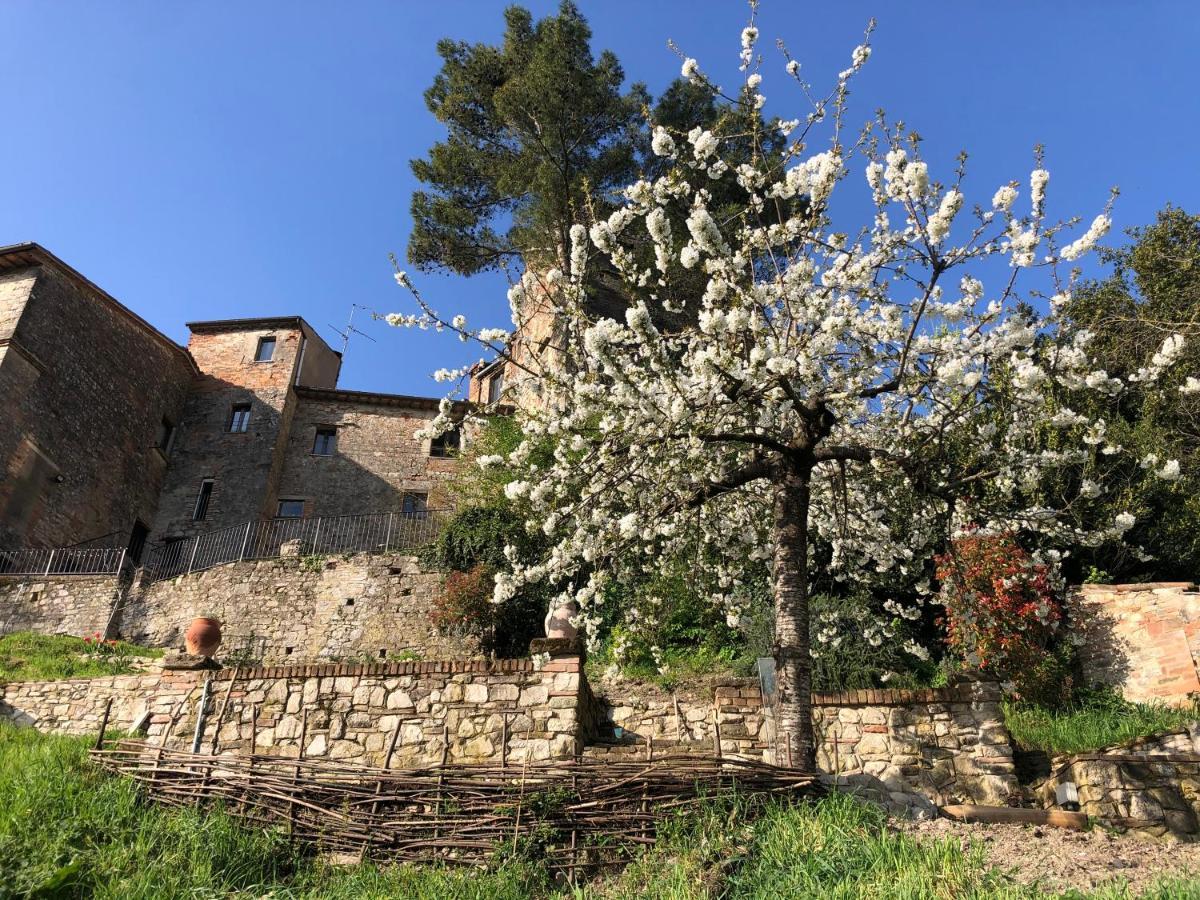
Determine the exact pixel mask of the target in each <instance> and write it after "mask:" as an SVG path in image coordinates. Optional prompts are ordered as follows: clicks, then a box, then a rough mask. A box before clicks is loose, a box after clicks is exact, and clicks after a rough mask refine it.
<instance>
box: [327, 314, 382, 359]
mask: <svg viewBox="0 0 1200 900" xmlns="http://www.w3.org/2000/svg"><path fill="white" fill-rule="evenodd" d="M368 308H369V307H366V306H362V305H360V304H358V303H351V304H350V318H349V319H348V320H347V322H346V327H345V328H344V329H341V328H338V327H337V326H336V325H330V326H329V327H330V328H332V329H333V333H334V334H336V335H337V336H338V337H340V338H341V339H342V358H343V359H344V358H345V357H346V348H347V347H349V346H350V335H352V334H360V335H362V336H363V337H365V338H366V339H367V340H368V341H370V342H371V343H373V344H374V343H378V342H377V341H376V340H375V338H373V337H371V336H370V335H369V334H367V333H366V332H365V331H361V330H359V329H358V328H355V327H354V311H355V310H356V309H368Z"/></svg>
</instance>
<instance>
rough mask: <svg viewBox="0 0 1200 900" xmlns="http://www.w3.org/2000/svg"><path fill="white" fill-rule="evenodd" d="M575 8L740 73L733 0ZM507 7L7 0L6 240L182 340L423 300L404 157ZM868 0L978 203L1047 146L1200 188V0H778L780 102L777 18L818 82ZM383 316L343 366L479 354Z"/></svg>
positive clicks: (1135, 201) (600, 42)
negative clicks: (455, 58)
mask: <svg viewBox="0 0 1200 900" xmlns="http://www.w3.org/2000/svg"><path fill="white" fill-rule="evenodd" d="M527 5H528V6H529V7H530V8H531V9H532V10H533V11H534V12H535V13H538V14H544V13H546V12H549V11H551V10H552V9H553V8H554V7H555V6H556V4H554V3H548V2H535V3H529V4H527ZM580 5H581V6H582V8H583V10H584V12H585V14H586V15H587V16H588V18H589V20H590V22H591V25H592V28H593V30H594V32H595V42H594V46H595V47H596V48H597V49H600V48H608V49H612V50H614V51H615V52H616V53H617V55H618V56H619V57H620V59H621V61H622V63H623V64H624V66H625V71H626V74H627V75H628V76H629V77H630V78H631V79H637V80H641V81H645V82H646V83H647V84H648V85H649V87H650V89H651V90H652V91H655V92H657V91H659V90H661V89H662V88H663V87H664V86H665V85H666V84H667V83H668V81H669V80H670V79H671V78H673V77H674V76H675V75H676V74H677V73H678V70H679V60H678V59H677V58H676V57H675V56H674V55H673V54H672V53H671V52H670V51H669V50H668V49H667V47H666V41H667V39H668V38H673V39H674V40H675V41H676V43H678V44H679V45H680V46H681V47H682V48H683V49H684V50H685V51H686V52H687V54H688V55H690V56H694V57H696V58H698V59H699V60H700V62H701V64H702V65H703V67H704V68H705V70H706V71H708V72H710V73H712V74H713V75H714V77H715V78H716V80H717V81H719V82H720V83H723V84H726V85H733V84H735V82H736V78H737V74H736V65H737V51H738V35H739V32H740V30H741V27H742V25H743V24H744V23H745V19H746V8H745V6H744V5H742V4H741V3H738V2H736V0H722V2H713V0H708V2H704V0H689V2H676V0H669V2H668V0H655V2H653V3H647V2H644V0H643V2H629V0H604V2H600V0H590V2H589V0H583V2H581V4H580ZM502 9H503V4H502V3H492V2H474V0H472V2H467V0H442V2H438V3H429V2H365V0H364V2H354V0H347V2H339V3H337V4H330V3H328V2H308V0H303V2H286V3H285V2H274V3H269V2H258V3H233V2H208V3H186V4H185V3H164V2H159V0H139V2H134V0H127V2H119V0H113V2H108V3H96V2H82V0H81V2H66V0H57V2H45V0H5V3H4V28H3V30H2V32H0V83H3V84H4V85H5V87H6V88H7V90H6V91H5V93H6V97H7V103H6V112H5V122H4V129H3V139H2V140H0V170H2V171H4V172H5V173H6V176H7V177H6V179H5V184H4V192H3V201H2V202H0V244H9V243H16V242H19V241H25V240H34V241H38V242H39V243H42V244H44V245H45V246H46V247H47V248H49V249H50V250H51V251H52V252H54V253H56V254H58V255H59V256H61V257H62V258H63V259H64V260H66V261H67V262H68V263H70V264H71V265H73V266H75V267H76V268H78V269H79V270H80V271H82V272H83V273H84V274H85V275H87V276H88V277H90V278H91V279H92V280H93V281H95V282H97V283H98V284H100V285H101V286H102V287H104V288H105V289H107V290H108V291H109V292H110V293H112V294H113V295H115V296H116V297H117V298H118V299H120V300H121V301H122V302H124V303H125V304H126V305H127V306H129V307H130V308H132V309H134V310H135V311H137V312H138V313H140V314H141V315H143V316H144V317H146V318H147V319H149V320H150V321H151V322H152V323H153V324H155V325H156V326H157V327H159V328H160V329H162V330H163V331H164V332H166V333H167V334H168V335H170V336H171V337H173V338H175V339H176V340H179V341H181V342H183V341H186V339H187V330H186V328H185V327H184V324H183V323H184V322H185V321H189V320H194V319H215V318H226V317H238V316H258V315H276V314H293V313H298V314H300V315H303V316H304V317H305V318H307V319H308V320H309V321H310V322H311V323H312V324H313V325H314V326H315V327H316V328H318V329H319V330H321V331H322V333H323V335H324V336H325V337H326V339H327V340H329V341H330V342H331V343H334V344H335V345H336V344H337V342H338V338H336V336H335V335H333V334H332V331H331V329H330V328H329V327H327V326H328V325H330V324H333V325H338V326H340V325H341V324H342V323H344V322H345V320H346V317H347V315H348V313H349V310H350V304H351V303H358V304H362V305H364V306H367V307H369V308H372V309H377V310H379V311H382V312H389V311H394V310H402V311H411V309H410V306H411V303H410V301H409V300H408V299H407V298H406V297H405V295H404V294H403V293H401V291H400V290H399V289H398V288H397V287H396V286H395V284H394V282H393V281H392V279H391V274H390V266H389V263H388V261H387V254H388V253H389V252H392V251H394V252H396V254H397V255H399V256H403V252H404V248H405V246H406V243H407V237H408V231H409V219H408V205H409V196H410V194H411V192H412V189H413V187H414V181H413V178H412V176H411V175H410V173H409V168H408V160H409V159H411V158H413V157H415V156H420V155H424V154H425V152H426V151H427V149H428V147H429V146H430V144H431V143H433V142H434V141H435V140H437V139H438V137H439V136H440V129H439V127H438V125H437V123H436V122H435V121H434V119H433V117H432V116H431V115H430V114H429V113H428V112H427V111H426V109H425V106H424V102H423V100H422V93H423V91H424V90H425V88H426V87H427V86H428V84H429V83H430V81H431V79H432V78H433V75H434V73H435V72H436V70H437V56H436V54H435V52H434V44H435V42H436V41H437V39H438V38H440V37H443V36H450V37H455V38H459V39H464V40H472V41H476V40H494V39H496V38H497V37H498V36H499V34H500V31H501V28H502V18H501V11H502ZM872 15H874V16H875V17H877V18H878V20H879V26H878V30H877V32H876V34H875V37H874V40H873V43H874V47H875V52H874V55H873V56H872V58H871V60H870V63H869V64H868V66H867V67H866V69H865V70H864V73H863V75H862V76H861V78H860V80H859V81H858V85H857V88H856V90H855V94H854V97H853V104H854V116H853V117H852V118H853V120H854V121H865V120H866V119H867V118H869V117H870V116H871V114H872V112H873V110H874V109H875V108H876V107H879V106H883V107H885V108H886V109H887V110H888V111H889V114H890V115H891V116H893V117H895V118H903V119H904V120H905V121H906V122H907V123H908V124H909V125H910V126H911V127H913V128H915V129H916V130H917V131H919V132H920V133H921V134H922V135H923V136H924V137H925V138H926V144H925V147H926V152H927V155H928V157H929V158H930V161H931V170H932V171H933V174H934V175H935V177H937V176H939V175H940V176H943V177H945V176H948V174H949V167H950V165H951V161H952V159H953V157H954V155H955V154H956V153H957V152H958V151H959V150H960V149H966V150H967V151H968V152H970V153H971V157H972V160H971V163H970V170H969V175H968V180H967V199H968V203H973V202H977V201H982V202H986V201H987V200H989V199H990V197H991V195H992V192H993V191H994V190H995V188H996V187H997V186H998V185H999V184H1001V183H1003V182H1006V181H1008V180H1009V179H1011V178H1020V179H1025V178H1027V176H1028V172H1029V169H1030V168H1031V160H1032V156H1031V148H1032V147H1033V145H1034V144H1036V143H1038V142H1042V143H1044V144H1045V145H1046V150H1047V168H1049V169H1050V171H1051V174H1052V180H1051V190H1050V211H1051V213H1052V214H1056V215H1068V214H1073V213H1080V214H1083V215H1084V216H1085V217H1086V218H1087V220H1089V221H1090V218H1091V217H1092V216H1093V215H1094V214H1095V213H1096V212H1098V211H1099V210H1100V208H1101V207H1102V205H1103V203H1104V200H1105V198H1106V196H1107V192H1108V188H1109V187H1110V186H1112V185H1114V184H1115V185H1119V186H1120V187H1121V190H1122V195H1121V198H1120V200H1119V201H1118V204H1117V207H1116V210H1115V215H1114V220H1115V227H1116V229H1124V228H1126V227H1128V226H1130V225H1136V224H1140V223H1144V222H1147V221H1149V220H1150V219H1151V218H1152V217H1153V215H1154V212H1155V211H1156V210H1157V209H1159V208H1160V207H1161V206H1163V205H1164V204H1165V203H1167V202H1168V201H1171V202H1174V203H1175V204H1176V205H1179V206H1182V207H1183V208H1184V209H1187V210H1189V211H1191V212H1198V211H1200V179H1198V178H1197V169H1198V167H1197V156H1198V152H1197V148H1198V145H1200V115H1198V114H1197V113H1198V112H1200V110H1198V106H1200V101H1198V99H1197V96H1198V93H1200V92H1198V91H1197V87H1198V76H1197V72H1196V66H1195V59H1196V58H1195V49H1194V48H1195V47H1196V46H1197V44H1198V43H1200V8H1197V6H1196V5H1195V3H1194V2H1192V0H1177V2H1152V0H1140V2H1137V3H1128V2H1118V0H1073V2H1071V0H1056V2H1053V3H1050V2H1034V0H1028V2H1017V0H1006V2H1003V3H983V2H954V3H952V2H949V0H944V2H917V0H912V2H907V3H904V4H900V3H896V2H891V3H888V2H883V0H876V2H874V3H863V2H850V0H840V2H837V3H815V2H814V3H807V2H797V0H764V4H763V9H762V13H761V16H760V28H761V30H762V32H763V41H762V47H763V49H764V50H765V51H766V54H767V59H768V65H767V69H766V72H767V78H766V81H765V84H764V92H765V93H766V94H767V95H768V97H769V98H770V102H769V103H768V107H767V112H768V113H773V114H779V115H782V116H784V117H785V118H788V117H791V116H793V115H796V114H799V113H800V111H801V110H800V109H799V107H798V105H796V104H794V103H792V102H791V100H790V96H791V95H789V94H787V93H786V91H785V88H784V84H783V79H782V78H781V77H779V74H778V73H780V72H781V66H782V62H781V61H780V60H778V59H777V58H776V55H775V52H774V51H773V44H774V39H775V38H776V37H782V38H784V39H785V41H786V42H787V44H788V46H789V48H790V49H791V51H792V53H793V55H794V56H796V57H798V58H799V59H801V60H802V62H803V65H804V71H805V72H806V73H807V74H808V75H809V76H810V77H811V78H812V79H813V80H814V81H817V80H818V79H819V78H822V77H826V78H832V77H833V76H834V75H835V74H836V72H837V71H839V70H840V69H842V68H844V67H845V66H846V65H847V60H848V58H849V53H850V50H851V49H852V48H853V47H854V45H855V44H856V43H858V41H859V38H860V35H861V32H862V29H863V26H864V25H865V23H866V21H867V19H868V18H870V17H871V16H872ZM773 88H774V90H773ZM1025 196H1027V192H1026V193H1025ZM420 283H421V286H422V288H423V289H424V291H425V292H426V294H427V295H428V296H429V297H430V298H431V299H433V301H434V303H435V305H436V306H437V307H438V308H439V309H441V310H444V311H461V312H465V313H467V314H468V315H469V316H470V317H471V318H472V320H473V321H478V322H479V323H480V324H494V325H504V324H506V319H507V310H506V307H505V301H504V294H503V283H502V282H501V281H499V280H498V279H497V278H494V277H492V278H489V277H482V276H481V277H476V278H472V279H462V278H452V277H438V276H421V278H420ZM363 318H365V317H364V316H363V315H362V314H361V313H360V314H359V319H360V321H361V320H362V319H363ZM363 329H364V330H365V331H367V332H368V333H370V334H371V335H372V336H373V337H374V338H375V339H376V341H377V343H370V342H368V341H366V340H363V339H361V338H356V339H355V340H354V341H353V342H352V343H351V346H350V352H349V354H348V357H347V360H346V364H345V367H344V369H343V373H342V385H343V386H345V387H348V388H355V389H362V390H381V391H393V392H399V393H417V394H436V393H438V385H437V384H435V383H434V382H433V381H432V380H431V379H430V377H429V373H430V372H432V371H433V370H434V369H436V368H440V367H442V366H449V365H457V364H460V363H462V362H464V361H467V360H469V359H470V358H472V356H474V355H477V354H474V353H472V352H471V351H470V350H469V349H467V348H465V347H464V346H463V345H461V344H459V343H458V342H457V341H455V340H453V339H451V338H443V337H435V336H431V335H426V334H421V333H410V332H405V331H398V330H395V329H391V328H388V327H386V326H384V325H382V324H381V323H369V324H363Z"/></svg>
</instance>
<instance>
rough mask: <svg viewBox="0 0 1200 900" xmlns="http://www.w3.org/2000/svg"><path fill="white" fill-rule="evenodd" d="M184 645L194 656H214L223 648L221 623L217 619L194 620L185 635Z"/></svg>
mask: <svg viewBox="0 0 1200 900" xmlns="http://www.w3.org/2000/svg"><path fill="white" fill-rule="evenodd" d="M183 643H184V646H185V647H187V652H188V653H191V654H192V655H193V656H212V655H213V654H214V653H216V652H217V648H218V647H220V646H221V623H220V622H218V621H217V620H216V619H206V618H203V617H201V618H198V619H192V624H190V625H189V626H188V627H187V631H185V632H184V633H183Z"/></svg>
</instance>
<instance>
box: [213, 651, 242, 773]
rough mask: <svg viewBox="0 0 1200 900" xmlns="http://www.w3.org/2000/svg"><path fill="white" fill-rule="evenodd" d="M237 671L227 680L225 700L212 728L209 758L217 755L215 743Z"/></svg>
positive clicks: (235, 669)
mask: <svg viewBox="0 0 1200 900" xmlns="http://www.w3.org/2000/svg"><path fill="white" fill-rule="evenodd" d="M237 677H238V669H237V668H236V667H235V668H234V670H233V677H232V678H230V679H229V685H228V686H227V687H226V688H225V699H224V700H223V701H222V702H221V711H220V712H219V713H217V724H216V725H214V726H213V736H212V743H211V744H210V745H209V747H210V751H209V755H210V756H216V755H217V742H218V741H219V740H220V738H221V726H222V725H223V724H225V710H227V709H228V708H229V695H230V694H232V693H233V683H234V682H235V681H237Z"/></svg>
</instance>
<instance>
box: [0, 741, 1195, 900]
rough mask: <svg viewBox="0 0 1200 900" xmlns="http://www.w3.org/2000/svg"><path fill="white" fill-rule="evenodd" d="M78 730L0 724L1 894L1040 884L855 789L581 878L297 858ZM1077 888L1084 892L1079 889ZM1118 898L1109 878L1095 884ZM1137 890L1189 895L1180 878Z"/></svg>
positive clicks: (904, 894) (678, 896)
mask: <svg viewBox="0 0 1200 900" xmlns="http://www.w3.org/2000/svg"><path fill="white" fill-rule="evenodd" d="M86 744H87V741H86V740H83V739H79V738H71V737H64V736H59V735H41V734H38V733H37V732H35V731H33V730H31V729H21V728H17V727H15V726H12V725H9V724H7V723H0V797H3V798H4V803H2V804H0V897H8V896H13V897H16V896H29V895H36V896H42V897H64V898H65V897H100V898H160V897H162V898H167V897H183V896H188V897H246V898H250V897H266V896H269V897H271V898H278V900H284V898H301V897H303V898H330V900H340V898H347V900H349V898H383V897H403V898H415V900H423V898H429V900H433V898H438V900H456V898H461V900H475V898H478V900H484V898H487V900H492V898H496V900H508V898H511V900H517V898H535V900H537V898H546V900H549V898H564V900H566V898H571V900H617V898H629V900H633V898H643V897H649V898H663V900H667V898H670V900H701V898H704V900H709V898H713V900H715V898H730V900H749V898H763V900H766V898H776V897H785V898H786V897H839V898H853V897H871V898H881V900H887V898H897V900H899V898H905V900H923V898H929V900H933V898H950V897H955V898H1034V897H1040V896H1044V895H1043V894H1040V893H1038V892H1037V891H1035V890H1033V889H1032V888H1028V887H1021V886H1019V885H1016V884H1014V883H1013V882H1011V881H1010V880H1009V879H1008V878H1007V877H1006V876H1003V875H1001V874H999V873H997V872H996V871H994V870H989V869H988V868H987V866H986V865H985V863H984V858H983V855H982V851H981V850H980V849H978V848H974V849H968V850H964V849H963V848H962V847H961V846H960V844H959V842H958V840H957V839H953V838H951V839H946V840H940V841H934V840H925V841H917V840H915V839H914V838H912V837H911V836H908V835H904V834H898V833H896V832H894V831H891V830H890V829H889V828H888V826H887V819H886V816H885V815H884V814H883V813H882V812H881V811H880V810H878V809H875V808H874V807H870V806H866V805H864V804H862V803H859V802H857V801H855V800H853V799H852V798H849V797H845V796H834V797H830V798H828V799H826V800H823V801H821V802H819V803H817V804H812V805H792V804H787V803H781V802H774V803H770V804H767V805H765V806H764V807H762V808H760V809H758V810H757V812H756V814H754V815H751V812H752V810H751V809H750V807H749V806H748V804H747V803H746V802H744V801H738V800H736V799H728V798H726V799H717V800H714V801H713V803H712V804H711V805H710V806H709V807H708V808H706V809H705V810H704V811H702V812H701V813H699V814H694V815H690V816H688V817H680V818H678V819H676V820H674V821H672V822H670V823H669V824H668V825H667V826H666V827H665V828H664V829H663V833H662V835H661V838H660V841H659V844H658V846H657V847H656V848H655V849H654V850H652V851H650V852H649V853H647V854H646V855H644V856H643V857H641V858H640V859H638V860H636V861H635V862H634V863H633V864H632V865H630V866H629V867H628V868H627V869H626V870H625V871H624V872H622V873H620V874H617V875H614V876H611V877H609V878H607V879H604V880H598V881H596V882H593V883H592V884H589V885H587V886H584V887H580V888H578V889H576V890H571V889H569V888H567V887H565V886H561V885H560V886H556V885H555V883H554V882H553V880H552V879H551V878H550V876H549V875H548V874H547V873H546V872H545V870H543V869H542V868H541V867H540V866H539V865H538V864H537V862H536V860H510V861H509V862H507V863H506V864H504V865H501V866H498V867H497V868H496V869H495V870H493V871H488V872H484V871H478V870H451V869H445V868H442V867H436V866H426V867H413V866H396V867H390V868H377V867H375V866H371V865H364V866H356V867H348V868H338V867H333V866H330V865H327V864H325V863H323V862H321V861H320V860H317V859H313V858H311V857H306V856H304V855H302V854H301V853H300V852H298V851H297V850H296V849H295V848H293V847H290V846H289V845H288V843H287V840H286V838H285V837H284V836H283V835H282V834H281V833H280V832H278V831H270V830H263V829H246V828H242V827H240V826H239V825H238V824H237V823H236V822H235V820H234V819H233V818H231V817H230V816H228V815H225V814H224V813H222V812H221V811H219V810H217V811H210V812H201V811H198V810H188V809H185V810H180V809H167V808H160V807H155V806H153V805H147V804H145V803H143V802H142V801H141V800H140V798H139V796H138V794H137V791H136V790H135V788H134V786H133V785H132V784H131V783H130V782H128V781H125V780H122V779H117V778H112V777H109V776H107V775H105V774H103V773H101V772H99V771H98V770H96V769H95V768H93V767H92V766H91V765H90V763H89V762H88V760H87V754H86ZM1079 896H1082V895H1079ZM1101 896H1102V897H1103V898H1105V900H1108V898H1114V900H1115V898H1121V897H1126V896H1128V894H1126V893H1125V892H1123V891H1122V890H1121V889H1120V888H1116V889H1113V890H1112V891H1110V892H1108V893H1105V894H1103V895H1101ZM1145 896H1148V897H1162V898H1167V897H1194V898H1200V889H1197V888H1196V887H1195V885H1194V884H1193V883H1191V882H1183V881H1175V882H1164V883H1162V884H1161V885H1160V886H1159V887H1158V888H1156V890H1155V891H1153V892H1151V893H1150V894H1148V895H1145Z"/></svg>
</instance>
